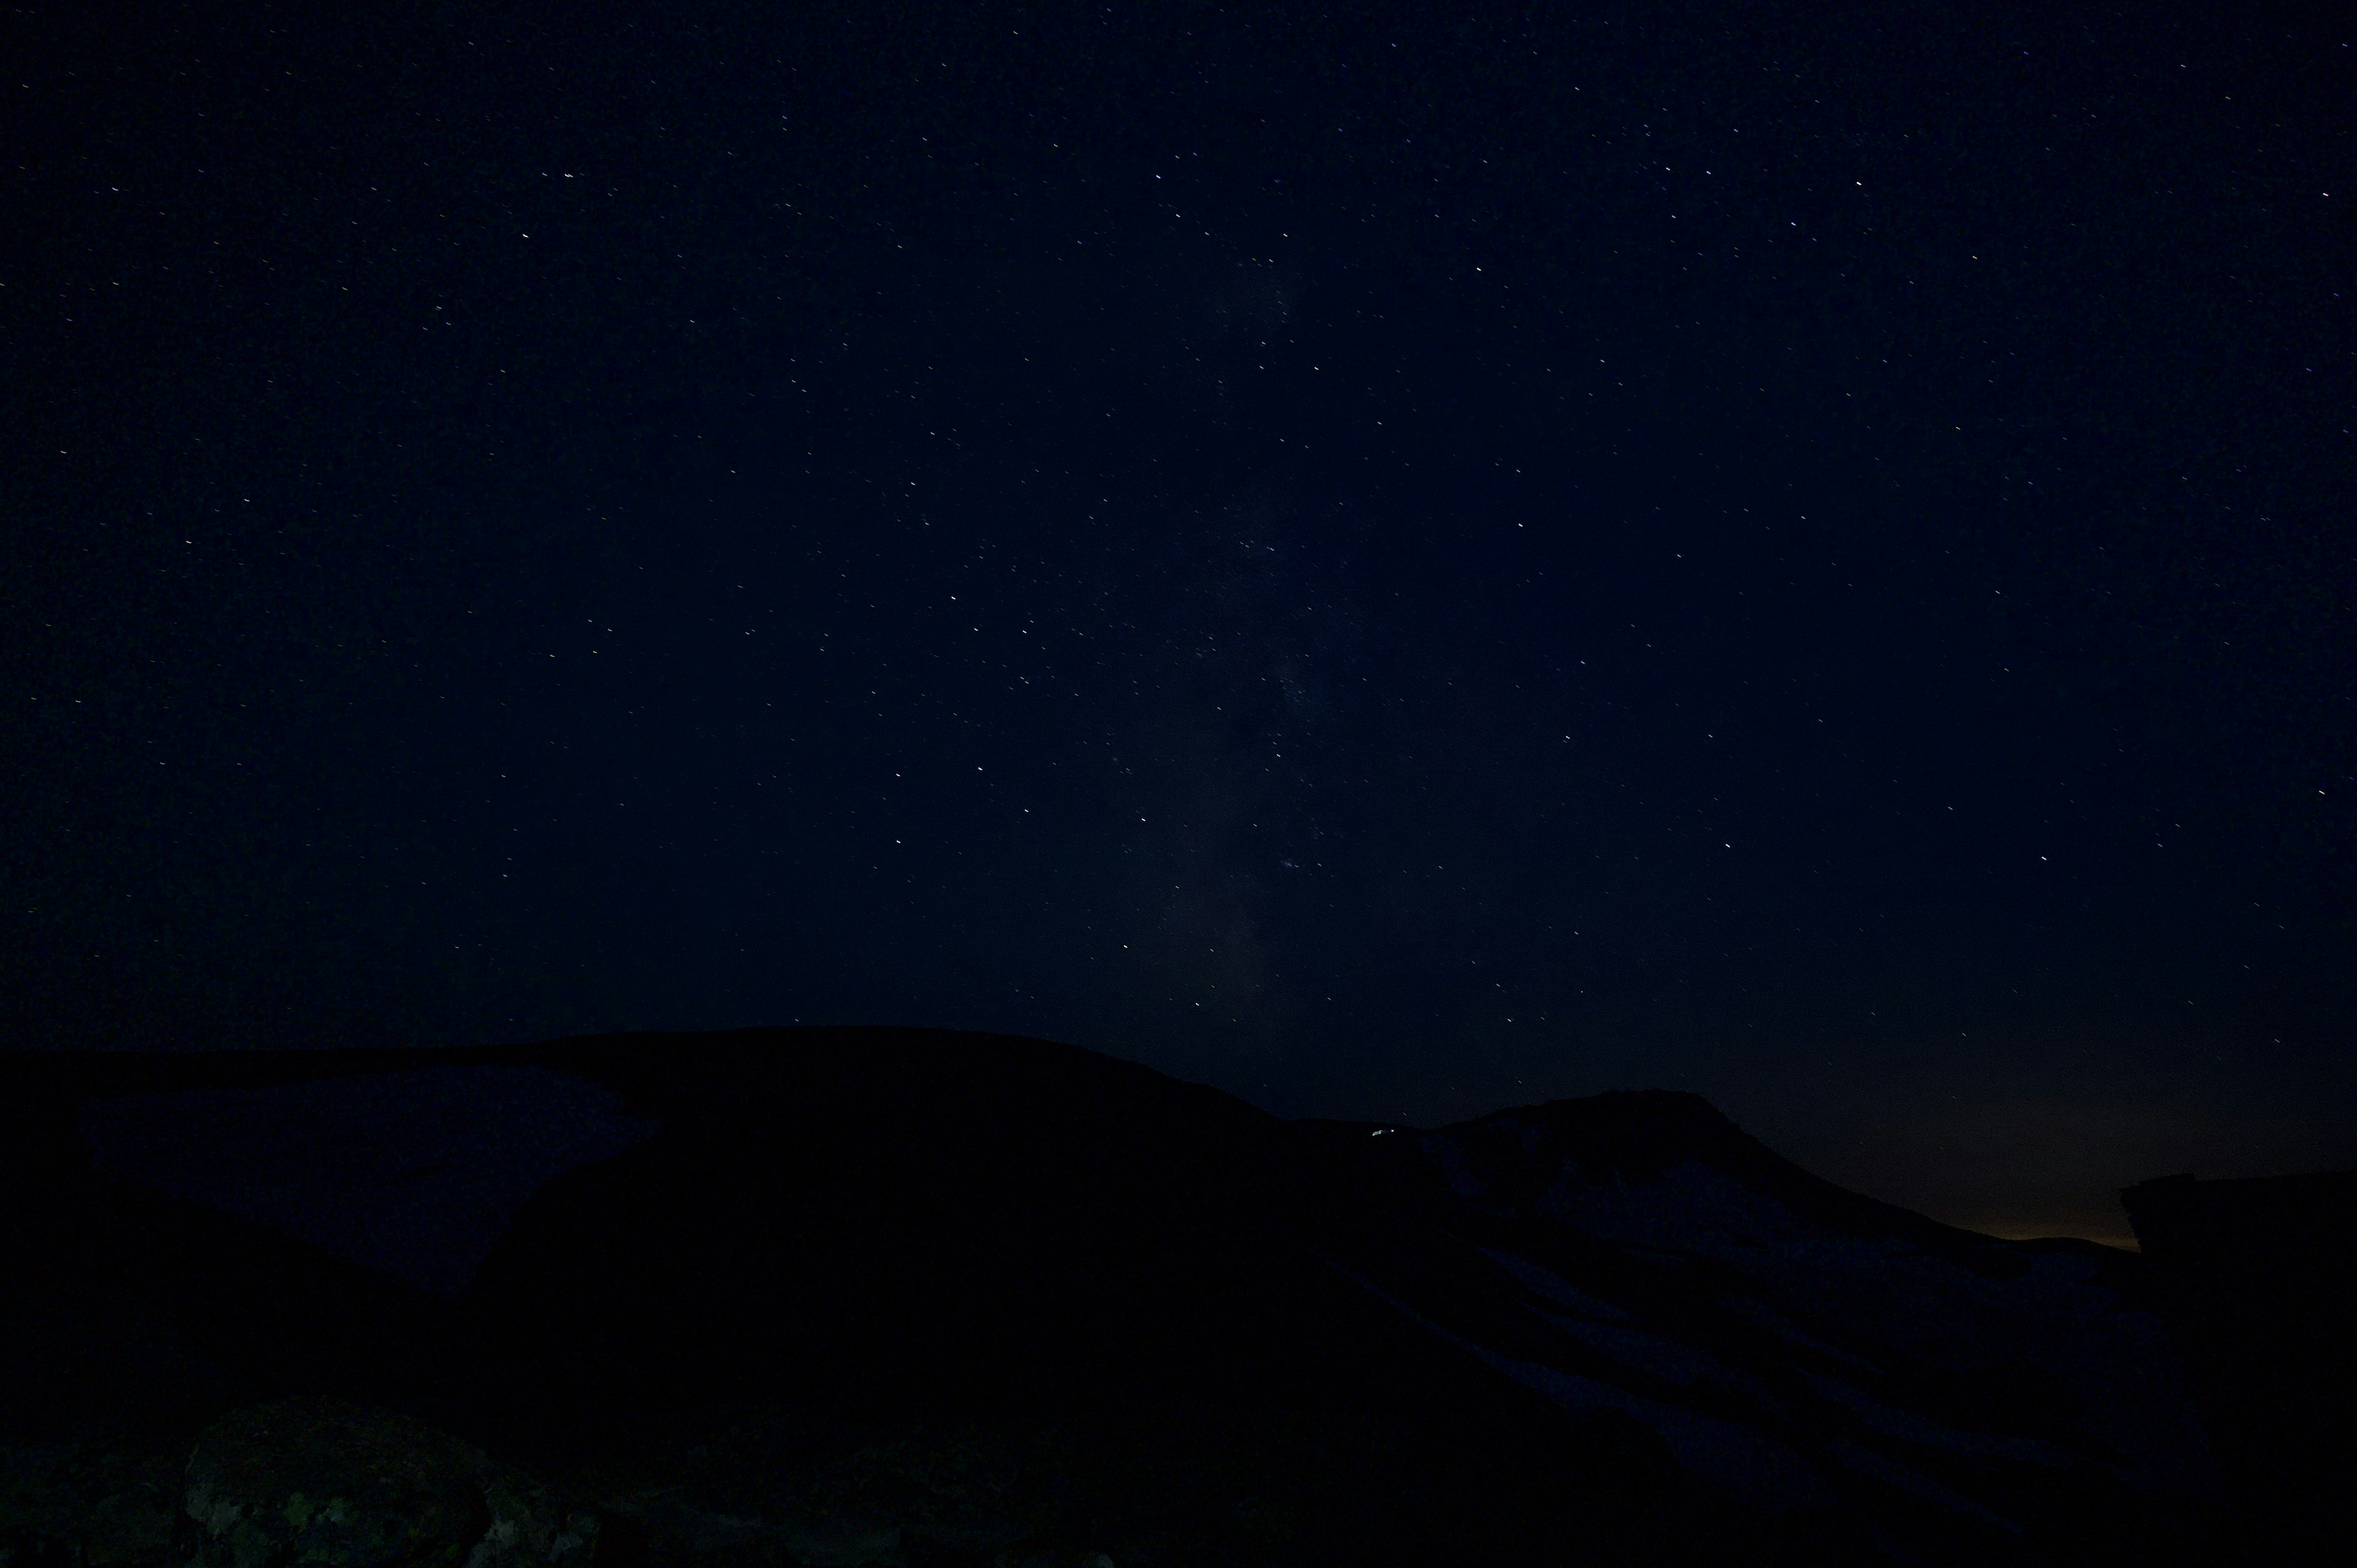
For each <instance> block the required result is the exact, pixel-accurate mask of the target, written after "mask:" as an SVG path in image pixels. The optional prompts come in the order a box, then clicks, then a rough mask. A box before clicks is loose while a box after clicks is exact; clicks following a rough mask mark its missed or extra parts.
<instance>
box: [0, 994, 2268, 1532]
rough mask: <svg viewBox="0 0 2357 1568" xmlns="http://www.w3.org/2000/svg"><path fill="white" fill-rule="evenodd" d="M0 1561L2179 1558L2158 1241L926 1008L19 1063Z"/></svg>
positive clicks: (2177, 1465) (2182, 1435) (1640, 1134)
mask: <svg viewBox="0 0 2357 1568" xmlns="http://www.w3.org/2000/svg"><path fill="white" fill-rule="evenodd" d="M0 1116H5V1136H6V1143H5V1155H0V1158H5V1165H0V1175H5V1202H4V1203H0V1227H5V1231H0V1247H5V1253H0V1377H5V1396H6V1397H5V1430H0V1443H5V1449H0V1463H5V1471H0V1563H5V1568H32V1565H33V1564H42V1565H44V1568H46V1565H48V1564H55V1565H57V1568H145V1565H147V1564H155V1565H157V1568H160V1565H161V1564H164V1563H185V1562H188V1560H190V1559H191V1558H192V1557H193V1558H198V1559H201V1560H202V1561H203V1562H205V1563H209V1564H212V1565H215V1568H279V1565H281V1564H294V1563H322V1564H333V1565H338V1568H392V1565H393V1564H395V1563H414V1564H418V1565H420V1568H424V1565H425V1564H436V1565H442V1564H447V1568H462V1565H464V1568H505V1565H506V1564H508V1563H519V1564H520V1563H527V1562H529V1563H566V1564H580V1565H583V1568H592V1565H594V1568H639V1565H647V1568H653V1565H656V1564H670V1563H688V1562H695V1563H716V1564H717V1563H727V1564H731V1565H736V1564H743V1565H746V1568H750V1565H752V1564H756V1563H760V1564H780V1565H783V1564H790V1563H830V1564H842V1565H846V1568H848V1565H850V1564H856V1563H892V1564H903V1563H905V1564H912V1565H915V1564H923V1563H994V1564H997V1563H1005V1564H1015V1563H1038V1564H1095V1563H1103V1562H1110V1563H1114V1564H1118V1565H1119V1568H1138V1565H1143V1564H1155V1563H1172V1564H1177V1563H1336V1564H1340V1563H1587V1562H1593V1563H2171V1562H2206V1561H2215V1560H2217V1559H2218V1558H2219V1557H2220V1556H2221V1555H2222V1554H2229V1553H2231V1552H2232V1550H2233V1542H2234V1541H2235V1540H2236V1539H2237V1527H2236V1525H2235V1521H2234V1520H2233V1519H2232V1518H2231V1516H2230V1514H2229V1512H2228V1511H2227V1507H2228V1504H2227V1500H2226V1499H2225V1498H2224V1497H2223V1494H2222V1492H2221V1489H2220V1485H2219V1482H2218V1479H2217V1467H2216V1466H2215V1465H2214V1464H2213V1461H2212V1453H2211V1445H2210V1442H2209V1439H2208V1437H2207V1436H2206V1435H2205V1430H2204V1425H2203V1423H2202V1420H2201V1415H2200V1414H2199V1413H2198V1412H2197V1407H2196V1405H2195V1402H2194V1393H2195V1391H2194V1390H2193V1388H2192V1385H2191V1383H2190V1380H2189V1379H2188V1377H2187V1375H2186V1374H2184V1373H2182V1372H2181V1371H2180V1368H2179V1359H2178V1354H2177V1350H2176V1348H2175V1343H2176V1341H2175V1340H2174V1339H2173V1338H2172V1335H2171V1331H2170V1328H2169V1324H2168V1321H2167V1320H2166V1319H2165V1317H2164V1315H2163V1310H2162V1309H2163V1308H2164V1306H2166V1305H2168V1298H2167V1296H2166V1295H2165V1293H2164V1292H2162V1291H2161V1290H2160V1289H2158V1287H2157V1282H2156V1280H2155V1279H2154V1277H2153V1271H2152V1269H2151V1267H2150V1265H2148V1264H2147V1262H2145V1261H2144V1260H2142V1259H2139V1258H2136V1257H2135V1256H2132V1255H2129V1254H2126V1253H2122V1252H2117V1251H2111V1250H2107V1249H2104V1248H2099V1247H2095V1246H2092V1245H2089V1244H2085V1243H2080V1242H2073V1241H2044V1242H2005V1241H1998V1240H1991V1239H1989V1238H1986V1237H1982V1236H1976V1235H1973V1234H1969V1233H1967V1232H1964V1231H1959V1230H1952V1229H1949V1228H1947V1227H1944V1226H1941V1225H1938V1224H1935V1223H1933V1222H1932V1221H1930V1220H1927V1219H1923V1218H1921V1217H1920V1216H1917V1215H1914V1214H1911V1213H1908V1212H1906V1211H1904V1210H1900V1209H1897V1208H1890V1207H1889V1206H1887V1205H1884V1204H1880V1203H1877V1202H1874V1201H1872V1200H1870V1199H1867V1198H1865V1197H1859V1196H1857V1195H1856V1194H1853V1193H1849V1192H1846V1191H1844V1190H1842V1189H1840V1188H1837V1187H1833V1186H1831V1185H1830V1184H1827V1183H1825V1182H1823V1181H1820V1180H1818V1179H1816V1178H1815V1177H1813V1176H1809V1175H1808V1174H1806V1173H1805V1172H1803V1171H1802V1170H1800V1169H1798V1168H1797V1167H1795V1166H1793V1165H1790V1164H1789V1163H1787V1162H1785V1161H1783V1160H1781V1159H1780V1158H1779V1157H1778V1156H1776V1155H1773V1154H1771V1153H1770V1152H1769V1151H1768V1150H1767V1149H1766V1148H1764V1147H1762V1146H1761V1145H1760V1144H1758V1143H1757V1142H1756V1141H1754V1140H1753V1139H1751V1138H1749V1137H1748V1136H1747V1135H1746V1134H1744V1133H1742V1132H1741V1131H1740V1130H1738V1128H1736V1127H1735V1126H1734V1125H1733V1124H1732V1123H1730V1122H1727V1120H1726V1119H1725V1118H1723V1117H1721V1116H1720V1115H1719V1114H1718V1113H1717V1112H1715V1111H1714V1110H1713V1109H1712V1108H1711V1107H1710V1106H1709V1105H1708V1104H1706V1102H1704V1101H1701V1100H1699V1099H1696V1098H1695V1097H1693V1096H1689V1095H1681V1094H1671V1093H1632V1094H1611V1095H1602V1096H1598V1097H1595V1098H1592V1099H1587V1100H1580V1101H1561V1102H1557V1103H1554V1104H1549V1105H1544V1106H1535V1107H1529V1108H1525V1109H1521V1110H1515V1111H1507V1112H1499V1113H1497V1114H1495V1115H1491V1116H1487V1117H1483V1118H1480V1119H1479V1120H1477V1121H1474V1122H1465V1123H1462V1124H1459V1125H1457V1126H1452V1127H1448V1128H1443V1129H1440V1130H1438V1131H1430V1132H1426V1131H1417V1130H1413V1129H1405V1128H1386V1127H1380V1126H1372V1125H1356V1124H1342V1123H1331V1122H1290V1123H1288V1122H1280V1121H1277V1120H1275V1118H1272V1117H1270V1116H1267V1115H1265V1114H1264V1113H1262V1112H1258V1111H1256V1110H1254V1109H1253V1108H1252V1107H1250V1106H1248V1105H1245V1104H1243V1102H1241V1101H1236V1100H1233V1099H1231V1098H1229V1097H1228V1096H1226V1095H1223V1094H1221V1093H1218V1092H1216V1091H1214V1090H1209V1089H1204V1088H1201V1087H1199V1086H1195V1085H1190V1084H1185V1083H1180V1082H1177V1081H1175V1080H1173V1079H1168V1078H1166V1077H1163V1076H1161V1075H1160V1074H1157V1073H1155V1072H1153V1071H1151V1070H1149V1069H1145V1068H1142V1067H1138V1066H1135V1065H1134V1064H1130V1063H1126V1062H1123V1061H1120V1060H1116V1059H1114V1058H1108V1057H1103V1056H1099V1055H1096V1054H1093V1053H1091V1052H1088V1051H1083V1050H1080V1049H1077V1048H1073V1047H1064V1046H1057V1045H1051V1044H1047V1043H1043V1042H1039V1041H1036V1040H1025V1039H1013V1038H1006V1037H1000V1036H973V1035H958V1034H949V1033H939V1032H926V1031H916V1030H893V1029H774V1030H753V1031H743V1032H737V1033H729V1034H716V1035H694V1036H680V1035H634V1036H601V1037H594V1038H585V1039H576V1040H564V1041H556V1042H552V1043H548V1044H544V1045H537V1046H529V1047H495V1048H493V1047H485V1048H468V1049H463V1050H440V1051H406V1052H367V1053H361V1052H310V1053H276V1054H251V1055H249V1054H236V1055H218V1054H215V1055H204V1056H193V1057H190V1056H160V1055H116V1054H105V1055H97V1054H81V1055H71V1056H31V1055H15V1056H7V1057H0Z"/></svg>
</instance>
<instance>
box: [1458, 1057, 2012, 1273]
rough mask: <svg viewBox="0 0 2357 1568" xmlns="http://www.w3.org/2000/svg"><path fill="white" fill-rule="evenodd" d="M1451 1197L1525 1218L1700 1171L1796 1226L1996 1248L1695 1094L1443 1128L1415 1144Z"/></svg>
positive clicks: (1641, 1093)
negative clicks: (1580, 1191) (1779, 1147)
mask: <svg viewBox="0 0 2357 1568" xmlns="http://www.w3.org/2000/svg"><path fill="white" fill-rule="evenodd" d="M1425 1147H1426V1152H1427V1154H1429V1155H1432V1156H1433V1157H1434V1158H1435V1159H1437V1161H1438V1163H1439V1164H1440V1165H1442V1166H1443V1167H1444V1169H1445V1170H1447V1172H1448V1176H1449V1178H1450V1180H1451V1184H1452V1185H1453V1186H1455V1187H1457V1188H1458V1191H1460V1192H1467V1193H1470V1192H1472V1191H1474V1190H1476V1189H1478V1190H1479V1191H1480V1193H1481V1194H1482V1197H1483V1200H1484V1201H1485V1202H1486V1203H1488V1204H1490V1205H1491V1206H1498V1207H1504V1208H1527V1207H1529V1206H1531V1205H1534V1204H1535V1203H1536V1202H1537V1200H1538V1199H1539V1197H1541V1195H1543V1194H1544V1193H1546V1192H1547V1191H1548V1190H1550V1189H1551V1188H1554V1187H1556V1186H1557V1185H1558V1184H1565V1183H1568V1184H1570V1185H1572V1186H1574V1187H1597V1186H1607V1185H1609V1184H1612V1183H1614V1182H1623V1181H1625V1182H1644V1181H1651V1180H1652V1179H1654V1178H1656V1177H1658V1176H1661V1175H1662V1174H1663V1173H1664V1172H1666V1171H1669V1170H1673V1169H1674V1168H1676V1167H1678V1166H1681V1165H1706V1166H1708V1167H1709V1168H1711V1169H1713V1170H1715V1171H1717V1172H1718V1173H1719V1174H1720V1175H1722V1176H1727V1177H1728V1178H1730V1179H1731V1180H1733V1181H1735V1182H1736V1183H1738V1184H1739V1185H1740V1186H1742V1187H1748V1188H1749V1189H1750V1190H1752V1191H1753V1192H1756V1193H1760V1194H1764V1195H1766V1196H1768V1197H1773V1198H1774V1199H1776V1200H1777V1201H1778V1202H1780V1203H1781V1204H1783V1205H1784V1206H1785V1207H1786V1208H1788V1209H1790V1210H1791V1211H1792V1213H1794V1214H1795V1215H1801V1216H1805V1217H1807V1218H1809V1219H1813V1220H1814V1221H1816V1222H1818V1223H1820V1224H1824V1225H1828V1226H1831V1227H1833V1228H1835V1229H1836V1230H1843V1231H1846V1232H1848V1233H1850V1234H1853V1235H1878V1236H1886V1237H1904V1238H1906V1239H1908V1240H1911V1241H1914V1242H1916V1243H1917V1244H1920V1245H1925V1246H1935V1247H1940V1248H1943V1249H1956V1248H1964V1249H1966V1250H1986V1249H1990V1248H1997V1249H2002V1248H2004V1247H2006V1246H2007V1244H2006V1243H2000V1242H1996V1241H1994V1240H1991V1239H1990V1238H1988V1237H1985V1236H1977V1235H1975V1234H1973V1233H1972V1232H1969V1231H1964V1230H1956V1229H1954V1228H1953V1227H1951V1226H1946V1225H1943V1224H1941V1223H1939V1222H1938V1221H1936V1220H1933V1219H1926V1218H1925V1217H1923V1216H1922V1215H1920V1214H1917V1213H1915V1212H1914V1211H1913V1210H1911V1209H1907V1208H1899V1207H1898V1206H1896V1205H1894V1204H1888V1203H1884V1202H1882V1201H1881V1200H1879V1199H1878V1198H1872V1197H1867V1196H1866V1195H1865V1194H1863V1193H1857V1192H1852V1191H1850V1190H1849V1189H1848V1188H1846V1187H1837V1186H1835V1184H1834V1183H1832V1182H1829V1181H1827V1180H1825V1179H1824V1177H1823V1176H1816V1175H1814V1174H1813V1173H1812V1172H1810V1171H1807V1170H1804V1169H1803V1168H1802V1167H1801V1166H1799V1165H1794V1164H1793V1163H1792V1161H1791V1160H1788V1159H1786V1158H1785V1157H1784V1156H1783V1155H1780V1154H1778V1153H1776V1152H1775V1151H1774V1150H1773V1149H1770V1148H1769V1147H1768V1146H1767V1145H1766V1144H1762V1143H1761V1142H1760V1140H1759V1139H1757V1138H1755V1137H1753V1136H1752V1135H1751V1134H1750V1133H1747V1132H1745V1131H1744V1130H1743V1129H1742V1128H1741V1127H1739V1126H1738V1125H1736V1123H1735V1122H1732V1121H1731V1120H1729V1119H1728V1118H1727V1115H1726V1113H1725V1112H1721V1111H1720V1110H1719V1109H1718V1108H1717V1106H1715V1105H1713V1104H1712V1103H1711V1102H1710V1101H1707V1100H1706V1099H1704V1098H1703V1097H1702V1096H1701V1095H1699V1094H1690V1093H1687V1092H1685V1091H1684V1090H1668V1089H1644V1090H1613V1091H1610V1092H1608V1093H1604V1094H1591V1095H1586V1096H1583V1097H1582V1098H1580V1099H1577V1100H1555V1101H1547V1102H1546V1103H1545V1104H1543V1105H1526V1106H1517V1107H1515V1108H1513V1109H1511V1110H1506V1111H1498V1112H1491V1114H1490V1115H1487V1116H1481V1117H1477V1118H1475V1119H1474V1120H1472V1121H1470V1122H1458V1123H1456V1124H1455V1125H1453V1126H1449V1127H1444V1128H1442V1129H1441V1130H1440V1131H1439V1132H1438V1133H1435V1134H1431V1135H1429V1136H1428V1137H1427V1138H1426V1141H1425Z"/></svg>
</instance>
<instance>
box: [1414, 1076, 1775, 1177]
mask: <svg viewBox="0 0 2357 1568" xmlns="http://www.w3.org/2000/svg"><path fill="white" fill-rule="evenodd" d="M1441 1131H1442V1133H1444V1134H1445V1135H1446V1136H1448V1137H1450V1138H1453V1139H1455V1140H1456V1141H1457V1142H1458V1144H1461V1145H1463V1146H1464V1147H1465V1148H1466V1149H1467V1151H1468V1152H1469V1153H1473V1154H1476V1155H1477V1157H1482V1156H1487V1157H1491V1158H1495V1157H1497V1156H1500V1155H1503V1156H1505V1157H1506V1158H1508V1159H1509V1160H1510V1161H1511V1162H1512V1163H1513V1164H1517V1165H1537V1166H1541V1167H1544V1168H1545V1169H1546V1170H1547V1171H1548V1173H1549V1178H1550V1179H1552V1176H1554V1175H1555V1174H1556V1173H1558V1172H1560V1171H1562V1170H1563V1169H1564V1167H1565V1166H1566V1165H1568V1166H1572V1167H1576V1168H1577V1171H1578V1173H1579V1174H1580V1175H1581V1176H1584V1177H1586V1178H1587V1179H1588V1180H1606V1179H1609V1178H1610V1177H1612V1176H1623V1177H1628V1178H1632V1179H1641V1178H1643V1177H1647V1176H1659V1175H1660V1174H1661V1173H1662V1172H1663V1171H1664V1170H1667V1169H1669V1168H1670V1167H1671V1166H1673V1165H1684V1164H1686V1163H1688V1162H1689V1161H1695V1160H1699V1161H1702V1162H1703V1163H1705V1164H1707V1165H1721V1166H1727V1165H1730V1164H1733V1165H1742V1164H1746V1163H1749V1162H1754V1161H1757V1160H1760V1159H1762V1158H1764V1159H1768V1160H1772V1161H1777V1163H1779V1164H1781V1163H1782V1162H1781V1160H1778V1159H1777V1156H1776V1155H1773V1154H1770V1152H1769V1151H1768V1150H1767V1148H1765V1147H1764V1146H1763V1145H1762V1144H1760V1142H1759V1141H1758V1140H1757V1139H1755V1138H1753V1137H1752V1136H1751V1135H1750V1134H1749V1133H1746V1132H1744V1131H1743V1129H1742V1128H1740V1127H1738V1126H1737V1125H1736V1124H1735V1123H1734V1122H1731V1121H1729V1120H1727V1116H1726V1114H1725V1113H1724V1112H1721V1111H1720V1110H1719V1109H1718V1107H1717V1106H1715V1105H1713V1104H1712V1103H1711V1102H1710V1101H1707V1100H1705V1099H1704V1098H1703V1097H1702V1096H1701V1095H1699V1094H1689V1093H1687V1092H1685V1091H1684V1090H1673V1089H1633V1090H1610V1091H1609V1092H1607V1093H1603V1094H1590V1095H1585V1096H1582V1097H1581V1098H1579V1099H1577V1100H1551V1101H1546V1102H1545V1103H1544V1104H1541V1105H1519V1106H1514V1107H1512V1108H1511V1109H1509V1110H1504V1111H1494V1112H1491V1113H1490V1114H1489V1115H1487V1116H1480V1117H1476V1118H1474V1119H1473V1120H1472V1121H1470V1122H1458V1123H1456V1124H1455V1125H1453V1126H1450V1127H1445V1128H1443V1129H1442V1130H1441Z"/></svg>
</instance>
